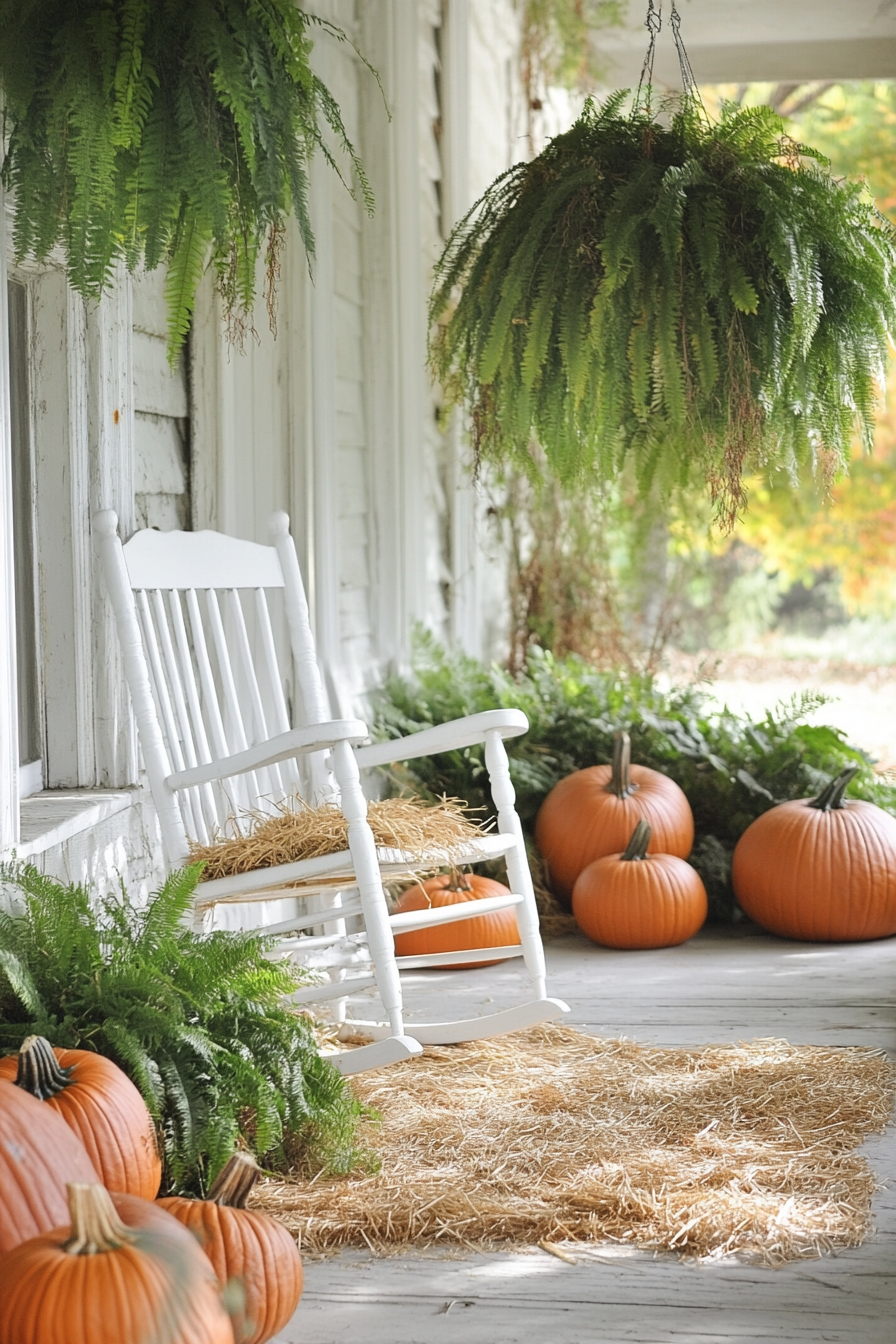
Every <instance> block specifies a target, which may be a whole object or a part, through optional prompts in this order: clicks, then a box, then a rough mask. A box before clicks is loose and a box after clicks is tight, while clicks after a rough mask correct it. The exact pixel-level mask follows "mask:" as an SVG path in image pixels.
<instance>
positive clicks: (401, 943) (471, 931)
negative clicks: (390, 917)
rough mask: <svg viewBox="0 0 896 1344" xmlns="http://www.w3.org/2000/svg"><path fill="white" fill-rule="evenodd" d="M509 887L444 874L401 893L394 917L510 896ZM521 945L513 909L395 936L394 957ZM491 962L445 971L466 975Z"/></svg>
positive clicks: (475, 877) (464, 875) (474, 877)
mask: <svg viewBox="0 0 896 1344" xmlns="http://www.w3.org/2000/svg"><path fill="white" fill-rule="evenodd" d="M509 895H510V890H509V888H508V887H505V886H502V885H501V883H500V882H494V881H493V880H492V879H491V878H490V877H479V876H478V874H476V873H443V874H441V875H440V876H439V877H431V878H429V880H428V881H426V882H418V883H417V885H416V886H413V887H408V889H407V891H404V892H402V894H401V896H400V897H399V899H398V902H397V904H396V906H395V913H396V914H400V913H403V912H404V911H405V910H431V909H435V908H437V907H439V906H443V905H456V904H457V903H458V902H459V901H477V900H483V899H484V898H485V897H486V896H509ZM519 941H520V934H519V929H518V928H517V922H516V914H515V912H514V910H513V907H512V906H510V907H508V909H506V910H494V911H492V913H491V914H490V915H477V916H474V917H473V918H472V919H459V920H457V921H456V922H455V923H454V924H434V925H433V926H432V927H431V928H428V929H415V930H413V932H411V933H397V934H396V935H395V954H396V956H399V957H421V956H426V955H427V954H428V953H430V952H464V951H466V949H467V948H468V947H469V948H480V947H513V946H516V945H517V944H518V943H519ZM494 965H496V963H495V962H494V961H469V962H464V964H463V965H462V966H450V967H448V966H446V967H445V969H446V970H453V971H465V970H472V969H473V968H474V967H477V966H494Z"/></svg>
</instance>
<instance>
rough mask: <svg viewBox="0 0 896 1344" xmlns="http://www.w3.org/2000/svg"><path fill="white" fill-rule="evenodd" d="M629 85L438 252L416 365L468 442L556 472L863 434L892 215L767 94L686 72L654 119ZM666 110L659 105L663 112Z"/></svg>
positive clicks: (729, 493) (591, 108) (728, 502)
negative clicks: (730, 101)
mask: <svg viewBox="0 0 896 1344" xmlns="http://www.w3.org/2000/svg"><path fill="white" fill-rule="evenodd" d="M627 97H628V95H627V93H626V92H622V93H617V94H615V95H613V96H612V97H611V98H610V99H609V100H608V101H607V102H605V103H604V104H603V106H602V107H597V106H595V105H594V104H593V103H592V102H590V101H589V102H588V103H587V104H586V106H585V110H584V112H583V115H582V116H581V118H580V119H579V120H578V121H577V122H576V124H575V125H574V126H573V128H572V129H571V130H570V131H568V132H567V133H566V134H564V135H560V136H558V137H557V138H556V139H554V140H553V141H551V142H550V143H549V144H548V146H547V148H546V149H545V150H544V152H543V153H541V154H540V155H538V157H537V158H536V159H534V160H532V161H531V162H528V163H520V164H517V165H515V166H514V167H513V168H511V169H510V170H509V171H508V172H506V173H504V174H503V175H502V176H501V177H499V178H498V179H497V181H496V182H494V183H493V184H492V186H491V187H489V189H488V190H487V191H486V193H485V194H484V196H483V197H482V198H481V199H480V201H479V202H478V203H477V204H476V205H475V206H474V207H473V209H472V210H471V211H470V213H469V214H468V215H467V216H466V218H464V219H463V220H462V221H461V222H460V224H459V225H458V226H457V228H456V229H455V230H454V233H453V234H452V236H451V238H450V239H449V242H448V245H447V247H446V249H445V252H444V255H443V256H442V258H441V261H440V262H439V264H438V267H437V270H436V284H435V288H434V292H433V296H432V301H431V310H430V316H431V320H432V322H433V324H434V336H433V338H432V341H431V347H430V360H431V365H432V368H433V370H434V372H435V373H436V375H437V376H438V377H439V378H440V379H441V381H442V383H443V386H444V388H445V391H446V395H447V397H448V400H449V402H451V403H454V404H459V403H465V404H466V405H467V407H468V408H469V411H470V416H471V422H472V435H473V443H474V447H475V451H476V455H477V460H492V461H497V462H504V461H507V460H516V461H517V462H521V463H522V464H523V465H524V466H525V467H526V468H527V469H528V470H530V471H536V470H539V468H538V467H537V466H536V465H535V464H536V462H538V461H540V460H541V454H540V453H539V452H538V451H536V450H535V448H534V446H533V445H534V443H535V442H537V443H538V444H540V445H541V450H543V455H544V460H545V462H546V465H547V468H548V469H549V470H551V471H553V472H554V473H555V474H556V475H557V476H558V477H559V478H560V479H561V480H563V481H565V482H567V483H576V482H583V481H587V480H589V479H592V480H594V479H597V480H606V479H608V478H610V477H612V476H614V475H615V474H616V473H618V472H619V470H620V469H621V467H622V465H623V463H624V462H625V461H626V459H633V460H634V463H635V466H636V470H637V479H638V483H639V487H640V489H641V491H642V493H647V491H648V490H649V489H650V488H651V486H652V485H654V483H656V484H657V485H659V486H660V487H661V488H665V489H668V488H671V487H672V486H673V485H675V484H677V483H686V482H687V481H688V479H689V478H692V477H693V476H699V477H701V478H703V479H705V480H707V481H708V482H709V486H710V490H711V493H712V496H713V499H714V501H715V504H716V507H717V512H718V515H719V517H720V519H721V520H722V521H723V522H724V523H725V524H727V526H729V527H730V526H731V525H733V522H734V519H735V517H736V516H737V514H738V512H739V511H740V510H741V509H742V507H743V506H744V503H745V495H744V487H743V475H744V473H745V471H747V470H750V471H752V470H757V469H770V468H774V467H785V468H787V469H789V470H791V471H793V470H795V469H796V467H797V465H798V464H800V463H802V462H804V461H806V460H811V461H814V463H815V464H816V466H820V467H821V469H822V471H823V473H824V475H825V476H826V477H831V476H832V475H834V474H835V473H836V471H837V470H838V469H839V468H840V467H841V465H843V464H845V462H846V461H847V458H848V455H849V451H850V448H851V446H852V443H853V441H854V436H855V435H856V433H857V432H858V434H859V435H860V436H861V439H862V442H863V443H864V444H865V445H866V446H870V444H871V438H872V431H873V415H874V408H875V404H876V396H877V395H878V392H879V389H880V387H881V384H882V382H883V377H884V367H885V363H886V359H887V344H888V338H889V335H890V333H891V332H892V331H894V330H896V294H894V287H893V283H894V267H896V231H894V230H893V228H892V227H891V226H890V225H889V224H888V223H887V222H886V221H885V220H883V219H882V218H881V216H880V215H879V214H878V213H877V212H876V211H875V209H874V207H873V204H872V203H871V202H870V201H869V199H868V198H867V195H866V194H865V193H864V190H863V188H862V187H861V186H859V185H856V184H853V183H850V182H844V181H838V180H836V179H834V178H833V177H832V176H831V175H830V173H829V171H828V170H827V167H826V161H825V160H823V159H822V158H821V157H820V156H819V155H817V154H815V153H814V151H812V150H811V149H808V148H807V147H805V146H803V145H799V144H796V143H794V142H793V141H792V140H790V139H789V138H788V136H787V135H786V134H785V130H784V124H783V122H782V121H781V119H780V117H779V116H778V115H777V114H776V113H775V112H773V111H772V110H771V109H770V108H766V107H758V108H756V107H753V108H746V109H738V108H735V107H733V106H727V107H725V108H723V110H722V113H721V117H720V119H719V120H718V121H717V122H714V121H711V120H710V119H709V118H708V116H707V115H706V112H705V110H704V108H703V106H702V104H701V102H700V100H699V97H698V95H697V94H696V92H695V91H693V90H691V91H688V92H686V93H685V95H684V96H683V98H681V99H680V100H679V102H678V104H677V109H676V110H674V112H673V114H672V115H671V119H669V120H668V122H667V124H661V122H660V121H659V120H657V118H656V117H655V116H654V114H653V113H652V112H651V111H650V108H649V100H648V106H646V107H645V106H644V105H643V103H641V101H640V100H639V98H638V97H636V98H635V100H634V110H633V111H630V112H628V113H626V112H624V110H623V109H624V107H625V105H626V100H627ZM667 110H669V111H671V110H672V109H671V108H670V109H667Z"/></svg>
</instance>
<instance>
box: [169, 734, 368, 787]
mask: <svg viewBox="0 0 896 1344" xmlns="http://www.w3.org/2000/svg"><path fill="white" fill-rule="evenodd" d="M322 728H323V729H325V731H323V732H322V731H321V729H322ZM367 736H368V733H367V725H366V724H364V723H362V722H361V720H360V719H333V720H331V722H330V723H327V724H311V725H310V726H309V727H307V728H291V729H290V730H289V732H288V733H281V734H280V735H279V736H278V737H271V738H268V740H267V741H266V742H260V743H259V744H258V746H255V747H249V748H248V749H247V750H246V751H238V752H236V753H234V755H232V756H225V757H224V758H223V760H220V761H209V762H208V763H207V764H205V765H196V766H192V767H191V768H190V769H188V770H178V771H176V772H175V773H174V774H172V775H169V776H168V787H169V788H171V789H188V788H192V787H193V786H194V785H196V784H210V783H211V782H212V781H213V780H216V779H228V778H229V777H230V776H231V775H241V774H244V773H245V772H246V771H248V770H262V769H264V768H265V767H266V766H269V765H276V764H277V762H278V761H287V760H289V759H290V758H291V757H294V756H298V755H301V754H304V753H305V752H311V751H322V750H323V749H325V748H327V747H334V746H335V745H336V744H337V742H363V741H364V739H365V738H366V737H367Z"/></svg>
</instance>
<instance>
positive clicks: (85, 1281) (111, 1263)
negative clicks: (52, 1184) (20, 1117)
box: [0, 1122, 233, 1344]
mask: <svg viewBox="0 0 896 1344" xmlns="http://www.w3.org/2000/svg"><path fill="white" fill-rule="evenodd" d="M60 1123H61V1122H60ZM63 1128H64V1126H63ZM118 1199H119V1207H118V1209H117V1210H116V1207H115V1205H114V1204H113V1202H112V1196H111V1195H110V1194H109V1192H108V1191H107V1190H105V1189H104V1188H103V1187H102V1186H101V1185H97V1184H80V1183H73V1184H70V1185H69V1187H68V1204H69V1220H70V1226H68V1227H62V1228H56V1229H55V1230H54V1231H52V1232H45V1233H44V1234H43V1235H42V1236H38V1237H34V1238H33V1239H32V1240H30V1241H25V1242H22V1243H21V1245H19V1246H17V1247H16V1248H15V1249H14V1250H12V1251H10V1252H9V1254H8V1255H6V1256H5V1257H4V1259H3V1285H4V1286H3V1299H2V1303H0V1344H131V1341H134V1342H135V1344H136V1341H140V1340H146V1341H148V1340H163V1339H164V1340H165V1341H167V1344H233V1331H232V1329H231V1326H230V1321H229V1319H228V1317H227V1313H226V1312H225V1310H224V1308H223V1307H222V1305H221V1302H220V1300H219V1298H218V1290H217V1285H216V1284H215V1282H214V1274H213V1272H212V1268H211V1265H210V1264H209V1263H208V1261H207V1260H206V1258H205V1256H204V1255H203V1254H202V1252H201V1250H200V1249H199V1247H198V1246H197V1245H196V1243H195V1242H194V1241H193V1240H192V1238H190V1237H189V1236H187V1235H185V1234H184V1232H183V1229H182V1228H181V1227H180V1225H179V1224H178V1223H177V1222H176V1220H175V1219H173V1218H167V1217H166V1216H165V1215H164V1214H162V1212H161V1210H159V1209H157V1208H155V1207H154V1206H153V1205H151V1204H150V1205H147V1204H146V1203H145V1201H143V1200H138V1199H136V1198H133V1197H129V1196H119V1197H118ZM141 1205H143V1207H144V1208H146V1209H148V1210H149V1213H148V1215H147V1216H146V1217H145V1218H144V1217H143V1216H141V1211H140V1207H139V1206H141ZM121 1215H123V1217H124V1218H125V1219H127V1221H126V1222H125V1221H123V1218H122V1216H121ZM162 1218H165V1225H163V1224H162V1222H161V1221H160V1220H161V1219H162ZM167 1224H170V1225H171V1226H170V1227H169V1226H167Z"/></svg>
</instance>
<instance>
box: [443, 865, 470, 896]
mask: <svg viewBox="0 0 896 1344" xmlns="http://www.w3.org/2000/svg"><path fill="white" fill-rule="evenodd" d="M450 877H451V880H450V881H449V883H448V886H447V887H446V888H445V890H446V891H470V890H471V888H470V882H469V879H468V877H467V875H466V873H463V872H461V870H460V868H456V867H455V866H454V864H452V865H451V874H450Z"/></svg>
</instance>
